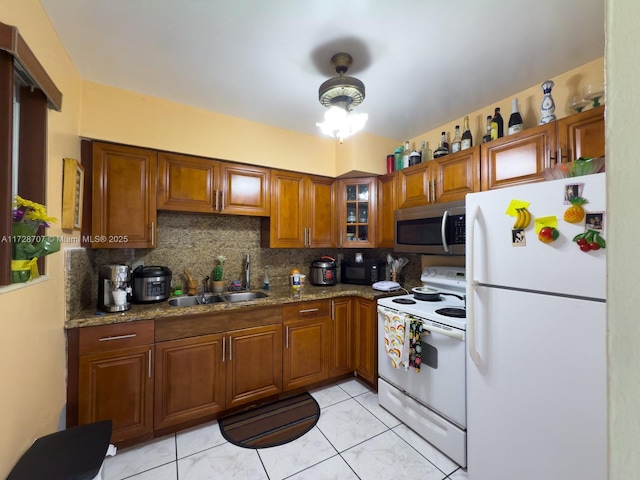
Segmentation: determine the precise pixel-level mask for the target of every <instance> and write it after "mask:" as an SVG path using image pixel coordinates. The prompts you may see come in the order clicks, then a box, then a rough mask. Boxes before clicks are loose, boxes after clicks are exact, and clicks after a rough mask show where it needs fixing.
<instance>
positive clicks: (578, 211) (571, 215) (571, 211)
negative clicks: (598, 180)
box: [563, 197, 588, 223]
mask: <svg viewBox="0 0 640 480" xmlns="http://www.w3.org/2000/svg"><path fill="white" fill-rule="evenodd" d="M569 202H570V203H571V206H570V207H569V208H567V209H566V210H565V212H564V217H563V218H564V221H565V222H569V223H580V222H582V220H584V214H585V212H584V207H583V205H584V204H585V203H588V200H587V199H586V198H583V197H571V198H569Z"/></svg>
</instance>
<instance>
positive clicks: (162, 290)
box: [132, 265, 171, 303]
mask: <svg viewBox="0 0 640 480" xmlns="http://www.w3.org/2000/svg"><path fill="white" fill-rule="evenodd" d="M132 277H133V302H134V303H154V302H163V301H165V300H168V299H169V297H170V296H171V270H169V268H168V267H161V266H157V265H154V266H150V267H145V266H142V265H140V266H139V267H137V268H136V269H135V270H134V271H133V274H132Z"/></svg>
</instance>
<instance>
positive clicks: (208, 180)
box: [158, 152, 218, 213]
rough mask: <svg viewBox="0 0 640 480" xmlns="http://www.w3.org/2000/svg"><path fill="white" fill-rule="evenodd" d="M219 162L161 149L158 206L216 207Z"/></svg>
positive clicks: (175, 208) (190, 209) (176, 208)
mask: <svg viewBox="0 0 640 480" xmlns="http://www.w3.org/2000/svg"><path fill="white" fill-rule="evenodd" d="M217 166H218V162H216V161H214V160H208V159H205V158H198V157H189V156H187V155H178V154H175V153H166V152H159V153H158V210H171V211H176V212H199V213H213V212H215V211H216V205H217V203H216V201H217V199H216V195H217V193H218V192H217V186H216V185H217V180H218V179H217Z"/></svg>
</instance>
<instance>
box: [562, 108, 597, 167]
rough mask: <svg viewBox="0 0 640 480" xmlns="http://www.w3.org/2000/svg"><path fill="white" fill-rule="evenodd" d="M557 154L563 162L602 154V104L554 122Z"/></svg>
mask: <svg viewBox="0 0 640 480" xmlns="http://www.w3.org/2000/svg"><path fill="white" fill-rule="evenodd" d="M556 128H557V142H558V151H557V152H558V153H557V155H558V156H559V157H560V158H562V161H563V162H572V161H574V160H576V159H577V158H580V157H585V158H587V157H601V156H603V155H604V153H605V150H604V106H600V107H596V108H593V109H590V110H586V111H584V112H580V113H578V114H576V115H571V116H569V117H565V118H562V119H560V120H558V121H557V122H556Z"/></svg>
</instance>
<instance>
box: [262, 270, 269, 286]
mask: <svg viewBox="0 0 640 480" xmlns="http://www.w3.org/2000/svg"><path fill="white" fill-rule="evenodd" d="M262 289H263V290H269V265H265V267H264V282H262Z"/></svg>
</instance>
